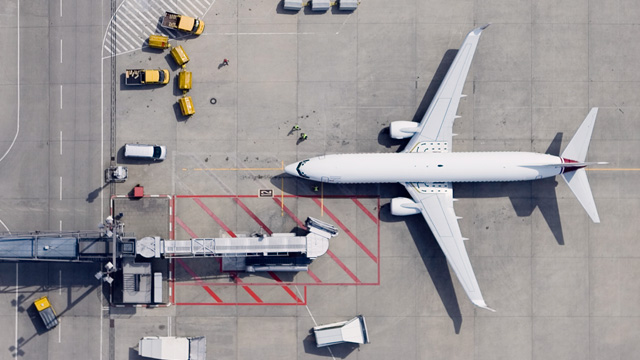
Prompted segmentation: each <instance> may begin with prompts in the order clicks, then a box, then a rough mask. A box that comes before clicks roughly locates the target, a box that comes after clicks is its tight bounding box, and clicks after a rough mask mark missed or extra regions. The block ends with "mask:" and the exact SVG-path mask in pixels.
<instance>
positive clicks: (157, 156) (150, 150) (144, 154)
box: [124, 144, 167, 161]
mask: <svg viewBox="0 0 640 360" xmlns="http://www.w3.org/2000/svg"><path fill="white" fill-rule="evenodd" d="M124 157H128V158H139V159H152V160H154V161H160V160H164V159H165V158H166V157H167V148H166V147H165V146H161V145H143V144H125V145H124Z"/></svg>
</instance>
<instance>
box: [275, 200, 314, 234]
mask: <svg viewBox="0 0 640 360" xmlns="http://www.w3.org/2000/svg"><path fill="white" fill-rule="evenodd" d="M273 200H274V201H275V202H276V204H278V206H280V207H282V210H284V212H286V213H287V215H289V217H290V218H292V219H293V221H295V222H296V224H298V226H300V228H301V229H304V230H307V227H306V226H305V224H304V223H303V222H302V221H300V219H298V217H297V216H295V215H294V214H293V212H292V211H291V210H289V208H288V207H286V206H285V205H284V204H283V203H282V202H280V199H277V198H273Z"/></svg>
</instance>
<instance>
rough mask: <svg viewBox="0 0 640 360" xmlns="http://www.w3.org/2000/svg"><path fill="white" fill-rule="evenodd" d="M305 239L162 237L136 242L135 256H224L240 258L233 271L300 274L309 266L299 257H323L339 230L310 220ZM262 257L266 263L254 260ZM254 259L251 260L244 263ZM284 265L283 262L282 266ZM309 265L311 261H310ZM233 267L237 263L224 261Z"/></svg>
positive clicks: (287, 236) (277, 236)
mask: <svg viewBox="0 0 640 360" xmlns="http://www.w3.org/2000/svg"><path fill="white" fill-rule="evenodd" d="M306 227H307V229H308V231H309V233H308V234H307V235H306V236H296V235H295V234H293V233H274V234H271V235H257V236H238V237H225V238H195V239H190V240H164V239H161V238H160V237H157V236H156V237H145V238H142V239H140V240H138V241H137V242H136V253H137V255H140V256H142V257H145V258H175V257H180V258H195V257H222V258H225V259H227V260H228V259H229V258H235V259H241V261H236V262H235V265H233V266H234V268H233V269H228V270H240V269H243V270H246V271H250V272H253V271H301V270H306V269H307V266H306V265H307V264H308V263H306V264H305V263H300V261H296V260H295V259H296V258H298V259H299V258H301V257H306V259H307V260H312V259H315V258H317V257H318V256H321V255H324V254H325V253H326V252H327V250H328V249H329V239H330V238H332V237H334V236H336V235H337V234H338V229H337V228H336V227H335V226H333V225H331V224H328V223H326V222H323V221H320V220H318V219H314V218H312V217H309V218H307V221H306ZM254 258H263V259H264V261H262V262H260V261H255V259H254ZM247 259H252V260H251V261H245V260H247ZM283 262H284V263H283ZM309 262H310V261H309ZM223 263H226V264H232V263H234V261H226V262H223Z"/></svg>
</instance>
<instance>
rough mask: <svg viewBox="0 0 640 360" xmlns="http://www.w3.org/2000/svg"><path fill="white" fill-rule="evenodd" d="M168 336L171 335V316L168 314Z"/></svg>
mask: <svg viewBox="0 0 640 360" xmlns="http://www.w3.org/2000/svg"><path fill="white" fill-rule="evenodd" d="M167 336H171V316H167Z"/></svg>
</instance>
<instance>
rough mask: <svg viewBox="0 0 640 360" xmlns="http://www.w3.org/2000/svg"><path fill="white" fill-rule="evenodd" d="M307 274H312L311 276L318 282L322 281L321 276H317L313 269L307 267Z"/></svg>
mask: <svg viewBox="0 0 640 360" xmlns="http://www.w3.org/2000/svg"><path fill="white" fill-rule="evenodd" d="M307 274H308V275H309V276H311V278H312V279H313V281H315V282H317V283H321V282H322V280H320V278H319V277H318V276H316V274H314V273H313V272H312V271H311V269H307Z"/></svg>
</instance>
